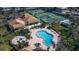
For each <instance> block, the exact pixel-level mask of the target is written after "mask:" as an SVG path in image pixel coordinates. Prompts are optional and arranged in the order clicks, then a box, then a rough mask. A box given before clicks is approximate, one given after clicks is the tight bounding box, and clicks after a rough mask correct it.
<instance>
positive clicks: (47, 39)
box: [36, 30, 53, 46]
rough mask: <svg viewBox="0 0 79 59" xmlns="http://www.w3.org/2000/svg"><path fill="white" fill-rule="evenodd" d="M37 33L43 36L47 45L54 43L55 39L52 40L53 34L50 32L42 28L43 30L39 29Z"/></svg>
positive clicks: (38, 35) (40, 36)
mask: <svg viewBox="0 0 79 59" xmlns="http://www.w3.org/2000/svg"><path fill="white" fill-rule="evenodd" d="M36 35H37V37H39V38H42V39H43V40H44V44H45V45H46V46H52V45H53V41H52V39H53V35H52V34H49V33H47V32H46V31H43V30H42V31H38V32H37V33H36Z"/></svg>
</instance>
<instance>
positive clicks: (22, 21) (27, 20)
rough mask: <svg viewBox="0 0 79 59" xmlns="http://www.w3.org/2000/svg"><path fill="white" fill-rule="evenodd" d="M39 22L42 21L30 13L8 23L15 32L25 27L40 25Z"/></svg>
mask: <svg viewBox="0 0 79 59" xmlns="http://www.w3.org/2000/svg"><path fill="white" fill-rule="evenodd" d="M39 22H40V20H38V19H37V18H35V17H33V16H32V15H30V14H28V13H26V14H23V15H20V16H19V17H18V18H16V19H14V20H10V21H8V23H9V27H10V28H11V29H14V30H16V29H20V28H24V27H25V26H30V25H33V24H38V23H39Z"/></svg>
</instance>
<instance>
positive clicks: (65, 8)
mask: <svg viewBox="0 0 79 59" xmlns="http://www.w3.org/2000/svg"><path fill="white" fill-rule="evenodd" d="M55 11H56V12H57V13H60V14H66V13H69V12H70V11H69V10H68V9H67V7H56V10H55Z"/></svg>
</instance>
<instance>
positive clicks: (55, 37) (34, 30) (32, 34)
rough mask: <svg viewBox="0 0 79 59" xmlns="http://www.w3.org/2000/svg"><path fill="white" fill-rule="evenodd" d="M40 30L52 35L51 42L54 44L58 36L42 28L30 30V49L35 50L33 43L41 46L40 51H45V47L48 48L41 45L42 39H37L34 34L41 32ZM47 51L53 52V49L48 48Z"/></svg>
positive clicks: (51, 47)
mask: <svg viewBox="0 0 79 59" xmlns="http://www.w3.org/2000/svg"><path fill="white" fill-rule="evenodd" d="M41 30H44V31H47V32H48V33H50V34H52V35H54V37H53V39H52V41H53V42H54V43H55V44H57V39H58V34H57V33H56V32H55V31H53V30H49V29H46V28H42V29H41V28H38V29H30V32H31V37H32V39H30V41H29V45H30V46H31V47H32V49H35V48H36V47H35V45H34V44H35V43H40V44H41V45H40V47H41V48H42V49H44V50H47V47H48V46H46V45H44V44H43V39H42V38H38V37H37V36H36V33H37V32H38V31H41ZM49 50H50V51H52V50H55V48H53V46H50V49H49Z"/></svg>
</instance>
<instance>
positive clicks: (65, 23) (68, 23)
mask: <svg viewBox="0 0 79 59" xmlns="http://www.w3.org/2000/svg"><path fill="white" fill-rule="evenodd" d="M60 24H61V25H62V26H64V27H67V28H68V27H71V24H72V22H71V21H70V20H68V19H66V20H63V21H60Z"/></svg>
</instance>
